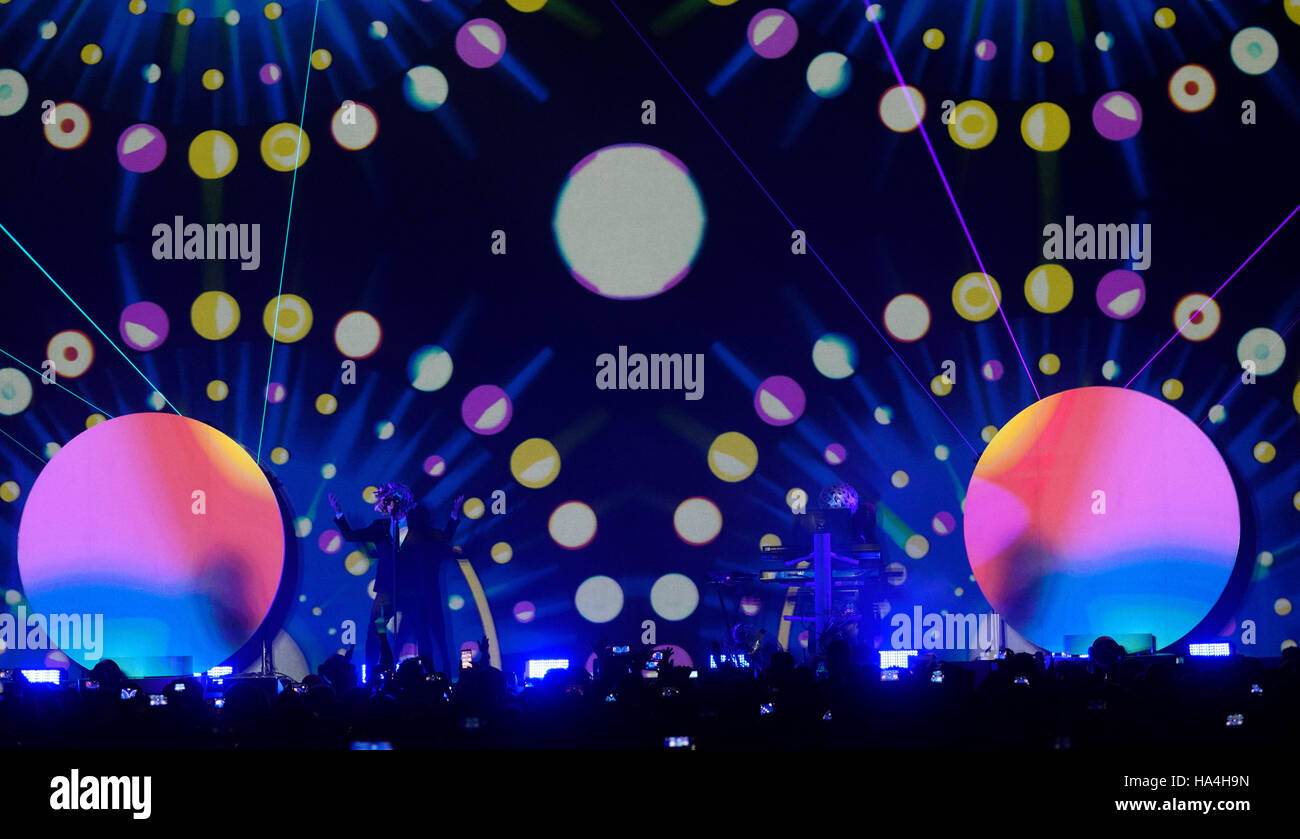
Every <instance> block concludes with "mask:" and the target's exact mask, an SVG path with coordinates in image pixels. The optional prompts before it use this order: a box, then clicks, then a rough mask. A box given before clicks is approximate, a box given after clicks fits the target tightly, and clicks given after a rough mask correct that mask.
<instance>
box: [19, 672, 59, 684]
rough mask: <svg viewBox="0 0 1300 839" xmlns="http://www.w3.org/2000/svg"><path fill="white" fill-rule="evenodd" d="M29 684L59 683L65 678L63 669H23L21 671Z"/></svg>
mask: <svg viewBox="0 0 1300 839" xmlns="http://www.w3.org/2000/svg"><path fill="white" fill-rule="evenodd" d="M20 672H21V673H22V674H23V678H24V679H26V680H27V682H28V684H33V685H42V684H44V685H57V684H59V682H60V680H61V679H62V678H63V671H62V670H23V671H20Z"/></svg>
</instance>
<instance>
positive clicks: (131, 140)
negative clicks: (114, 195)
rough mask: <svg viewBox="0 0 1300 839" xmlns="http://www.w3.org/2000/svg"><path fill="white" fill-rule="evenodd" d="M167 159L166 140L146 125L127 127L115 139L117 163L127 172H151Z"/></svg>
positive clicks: (140, 123) (150, 126)
mask: <svg viewBox="0 0 1300 839" xmlns="http://www.w3.org/2000/svg"><path fill="white" fill-rule="evenodd" d="M165 157H167V139H166V138H165V137H163V134H162V132H161V131H159V130H158V129H157V128H155V127H154V126H152V125H149V124H148V123H143V122H139V123H136V124H135V125H132V126H129V127H128V128H127V129H126V130H125V131H123V132H122V135H121V136H120V137H118V138H117V162H118V163H120V164H122V168H123V169H126V170H127V171H129V172H152V171H153V170H155V169H157V168H158V167H159V166H161V165H162V162H163V159H164V158H165Z"/></svg>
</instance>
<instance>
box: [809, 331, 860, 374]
mask: <svg viewBox="0 0 1300 839" xmlns="http://www.w3.org/2000/svg"><path fill="white" fill-rule="evenodd" d="M812 358H813V366H814V367H816V368H817V372H818V373H821V374H822V375H823V376H825V377H826V378H828V379H847V378H848V377H849V376H852V375H853V370H854V368H856V367H857V365H858V347H857V345H856V344H854V343H853V339H851V338H849V337H848V336H847V335H841V334H839V333H838V332H828V333H827V334H825V335H823V336H822V337H820V338H818V339H817V343H815V344H813V351H812Z"/></svg>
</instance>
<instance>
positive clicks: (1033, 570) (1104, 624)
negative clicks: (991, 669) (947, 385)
mask: <svg viewBox="0 0 1300 839" xmlns="http://www.w3.org/2000/svg"><path fill="white" fill-rule="evenodd" d="M962 527H963V529H964V531H965V539H966V550H967V553H968V555H969V557H970V563H971V569H972V571H974V574H975V579H976V581H977V582H978V583H979V586H980V589H981V590H982V591H983V592H984V595H985V596H986V597H987V598H988V600H989V603H990V604H991V605H992V606H993V608H994V610H996V611H997V612H998V613H999V614H1001V615H1002V617H1003V619H1004V620H1005V621H1006V622H1007V623H1008V624H1010V625H1011V626H1012V627H1014V628H1015V629H1016V631H1018V632H1019V633H1020V634H1021V635H1023V636H1024V637H1025V638H1026V639H1028V640H1029V641H1031V642H1033V643H1035V644H1037V645H1039V646H1041V647H1045V648H1048V649H1052V650H1058V649H1062V648H1063V646H1062V645H1063V644H1064V641H1065V636H1066V635H1085V636H1091V637H1094V638H1095V637H1097V636H1099V635H1110V636H1115V635H1123V634H1137V633H1149V634H1152V635H1154V636H1155V639H1156V645H1157V646H1158V647H1161V648H1163V647H1168V646H1170V645H1171V644H1174V643H1175V642H1177V641H1178V640H1179V639H1181V638H1182V637H1183V636H1185V635H1186V634H1187V633H1188V632H1190V631H1191V630H1192V629H1193V628H1194V627H1195V626H1196V625H1197V624H1198V623H1200V621H1201V620H1203V619H1204V618H1205V616H1206V615H1207V614H1208V613H1209V611H1210V609H1211V608H1212V607H1213V606H1214V604H1215V602H1216V601H1217V600H1218V599H1219V597H1220V595H1222V593H1223V590H1224V587H1225V586H1226V585H1227V583H1228V578H1229V576H1230V575H1231V574H1232V570H1233V567H1234V565H1235V563H1236V559H1237V550H1238V547H1239V545H1240V539H1241V518H1240V512H1239V509H1238V503H1237V493H1236V489H1235V487H1234V486H1233V482H1232V477H1231V475H1230V474H1229V472H1228V468H1227V466H1226V465H1225V464H1224V462H1223V457H1222V456H1221V455H1220V454H1219V452H1218V450H1217V449H1216V448H1215V446H1214V444H1213V443H1212V442H1211V441H1210V439H1209V438H1208V437H1206V436H1205V434H1204V433H1202V432H1201V430H1200V429H1199V428H1198V427H1197V425H1196V423H1195V422H1193V421H1192V420H1190V419H1188V418H1187V416H1186V415H1184V414H1183V413H1182V412H1180V411H1178V410H1177V409H1176V408H1173V407H1171V406H1170V405H1169V404H1167V403H1166V402H1164V401H1162V400H1160V399H1156V398H1154V397H1151V396H1147V395H1146V394H1143V393H1138V392H1136V391H1132V390H1125V389H1123V388H1116V387H1085V388H1076V389H1074V390H1067V391H1064V392H1062V393H1056V394H1053V395H1051V396H1049V397H1047V398H1045V399H1043V400H1041V401H1039V402H1036V403H1034V404H1033V405H1030V406H1029V407H1028V408H1025V409H1024V410H1023V411H1021V412H1020V413H1019V414H1017V415H1016V416H1015V417H1014V418H1012V419H1011V420H1010V421H1009V422H1008V423H1007V424H1006V425H1004V426H1003V427H1002V428H1001V430H999V431H998V433H997V435H996V436H995V437H994V438H993V440H992V442H991V443H990V444H989V446H988V448H987V449H986V450H985V451H984V454H983V455H982V456H981V457H980V460H979V464H978V465H977V466H976V467H975V474H974V475H973V476H972V478H971V482H970V487H969V490H968V492H967V496H966V510H965V520H964V521H963V522H962Z"/></svg>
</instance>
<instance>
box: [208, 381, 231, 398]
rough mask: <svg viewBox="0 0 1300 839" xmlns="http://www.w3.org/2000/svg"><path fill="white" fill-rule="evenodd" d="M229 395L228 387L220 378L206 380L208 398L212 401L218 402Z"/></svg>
mask: <svg viewBox="0 0 1300 839" xmlns="http://www.w3.org/2000/svg"><path fill="white" fill-rule="evenodd" d="M229 395H230V387H229V386H228V385H227V384H226V383H225V382H223V381H221V379H213V380H212V381H210V382H208V398H209V399H211V400H212V401H213V402H220V401H221V400H223V399H225V398H226V397H227V396H229Z"/></svg>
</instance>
